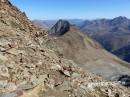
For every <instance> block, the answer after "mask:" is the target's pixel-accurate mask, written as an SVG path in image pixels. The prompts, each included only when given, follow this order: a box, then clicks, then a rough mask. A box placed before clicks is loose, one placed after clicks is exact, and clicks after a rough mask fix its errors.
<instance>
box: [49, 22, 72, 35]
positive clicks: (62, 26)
mask: <svg viewBox="0 0 130 97" xmlns="http://www.w3.org/2000/svg"><path fill="white" fill-rule="evenodd" d="M69 29H70V24H69V22H68V21H65V20H59V21H58V22H57V23H56V24H55V25H54V26H53V27H52V28H51V29H50V30H49V34H50V35H55V36H60V35H64V34H65V33H66V32H68V31H69Z"/></svg>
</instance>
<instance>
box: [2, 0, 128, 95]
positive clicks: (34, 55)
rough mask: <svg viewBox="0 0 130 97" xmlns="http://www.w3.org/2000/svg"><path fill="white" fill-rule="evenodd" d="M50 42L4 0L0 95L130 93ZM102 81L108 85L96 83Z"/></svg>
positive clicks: (43, 33) (47, 37) (44, 34)
mask: <svg viewBox="0 0 130 97" xmlns="http://www.w3.org/2000/svg"><path fill="white" fill-rule="evenodd" d="M70 31H71V30H70ZM48 41H50V36H48V34H47V33H46V32H44V31H42V30H40V29H38V28H37V27H35V26H34V25H33V24H32V23H31V22H30V20H29V19H28V18H27V17H26V15H25V13H22V12H21V11H20V10H19V9H17V8H16V7H15V6H13V5H12V4H11V3H10V2H9V1H8V0H0V97H111V96H113V97H123V96H124V97H129V96H130V91H129V89H128V88H125V87H123V86H121V85H120V84H117V83H114V82H113V83H114V84H113V83H112V82H111V81H109V84H108V83H107V81H106V80H103V78H101V77H98V76H96V75H94V74H91V73H89V72H88V71H87V69H82V68H80V67H78V64H76V63H74V62H73V61H71V60H68V59H65V58H63V57H61V56H60V55H57V54H56V53H55V51H53V50H52V49H50V46H53V45H50V46H48V44H47V42H48ZM92 43H94V42H93V41H92ZM94 44H95V43H94ZM92 45H93V44H92ZM88 46H89V44H88ZM99 48H100V47H99ZM55 50H57V49H55ZM93 50H94V49H93ZM95 52H96V51H95ZM121 63H122V62H121ZM95 65H96V62H95ZM101 81H102V82H105V83H107V85H105V86H104V85H103V86H100V85H96V86H93V85H92V84H95V83H98V82H101Z"/></svg>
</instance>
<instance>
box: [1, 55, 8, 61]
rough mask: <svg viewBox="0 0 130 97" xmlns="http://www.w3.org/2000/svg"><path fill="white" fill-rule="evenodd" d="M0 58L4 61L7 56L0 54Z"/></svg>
mask: <svg viewBox="0 0 130 97" xmlns="http://www.w3.org/2000/svg"><path fill="white" fill-rule="evenodd" d="M0 60H1V61H3V62H5V61H7V60H8V58H7V57H5V56H3V55H1V54H0Z"/></svg>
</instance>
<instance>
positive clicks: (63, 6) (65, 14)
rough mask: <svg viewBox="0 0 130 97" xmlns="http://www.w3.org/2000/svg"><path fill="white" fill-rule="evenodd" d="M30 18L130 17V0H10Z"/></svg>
mask: <svg viewBox="0 0 130 97" xmlns="http://www.w3.org/2000/svg"><path fill="white" fill-rule="evenodd" d="M10 1H11V2H12V3H13V4H14V5H16V6H17V7H19V8H20V9H21V10H22V11H24V12H26V14H27V16H28V17H29V18H30V19H43V20H46V19H51V20H52V19H97V18H114V17H117V16H126V17H128V18H130V0H10Z"/></svg>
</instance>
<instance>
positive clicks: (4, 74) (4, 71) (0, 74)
mask: <svg viewBox="0 0 130 97" xmlns="http://www.w3.org/2000/svg"><path fill="white" fill-rule="evenodd" d="M9 77H10V75H9V72H8V68H7V67H5V66H4V65H2V66H0V79H4V78H9Z"/></svg>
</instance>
